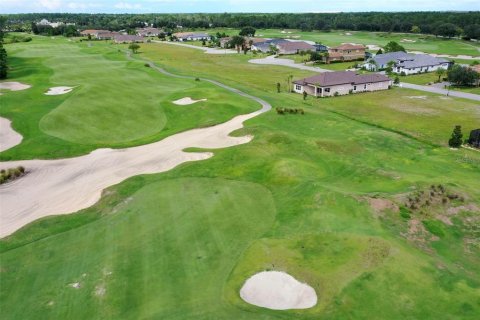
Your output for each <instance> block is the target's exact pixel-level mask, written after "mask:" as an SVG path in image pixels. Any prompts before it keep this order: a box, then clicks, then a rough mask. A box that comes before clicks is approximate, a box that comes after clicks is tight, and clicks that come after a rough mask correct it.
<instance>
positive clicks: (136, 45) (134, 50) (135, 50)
mask: <svg viewBox="0 0 480 320" xmlns="http://www.w3.org/2000/svg"><path fill="white" fill-rule="evenodd" d="M128 49H130V50H132V52H133V53H137V52H138V49H140V45H138V44H137V43H131V44H130V45H129V46H128Z"/></svg>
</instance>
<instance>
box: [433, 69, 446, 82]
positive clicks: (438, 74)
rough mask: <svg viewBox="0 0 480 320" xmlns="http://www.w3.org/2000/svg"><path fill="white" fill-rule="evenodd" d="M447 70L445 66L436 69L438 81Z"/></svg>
mask: <svg viewBox="0 0 480 320" xmlns="http://www.w3.org/2000/svg"><path fill="white" fill-rule="evenodd" d="M446 72H447V71H446V70H445V69H444V68H438V69H437V70H435V73H436V74H437V76H438V82H440V78H441V77H443V76H444V75H445V73H446Z"/></svg>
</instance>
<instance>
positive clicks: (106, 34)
mask: <svg viewBox="0 0 480 320" xmlns="http://www.w3.org/2000/svg"><path fill="white" fill-rule="evenodd" d="M118 35H120V33H118V32H115V31H114V32H110V31H106V32H99V33H97V35H96V38H97V39H98V40H110V39H113V38H114V37H115V36H118Z"/></svg>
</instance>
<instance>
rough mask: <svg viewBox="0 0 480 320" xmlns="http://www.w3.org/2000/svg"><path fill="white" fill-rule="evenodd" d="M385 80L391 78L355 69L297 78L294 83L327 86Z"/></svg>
mask: <svg viewBox="0 0 480 320" xmlns="http://www.w3.org/2000/svg"><path fill="white" fill-rule="evenodd" d="M384 81H390V78H389V77H387V76H385V75H383V74H379V73H370V74H357V73H356V72H355V71H336V72H324V73H320V74H319V75H316V76H313V77H309V78H305V79H301V80H296V81H294V83H296V84H301V85H304V84H312V85H319V86H321V87H325V86H334V85H339V84H347V83H351V84H364V83H374V82H384Z"/></svg>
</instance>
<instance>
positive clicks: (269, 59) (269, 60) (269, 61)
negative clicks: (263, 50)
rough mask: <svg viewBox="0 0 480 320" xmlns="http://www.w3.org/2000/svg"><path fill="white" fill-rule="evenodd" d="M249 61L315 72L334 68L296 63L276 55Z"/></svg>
mask: <svg viewBox="0 0 480 320" xmlns="http://www.w3.org/2000/svg"><path fill="white" fill-rule="evenodd" d="M248 62H250V63H255V64H267V65H277V66H284V67H290V68H296V69H302V70H308V71H314V72H331V71H332V70H327V69H322V68H317V67H311V66H306V65H304V64H300V63H295V61H293V60H291V59H281V58H275V56H268V57H266V58H262V59H251V60H249V61H248Z"/></svg>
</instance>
